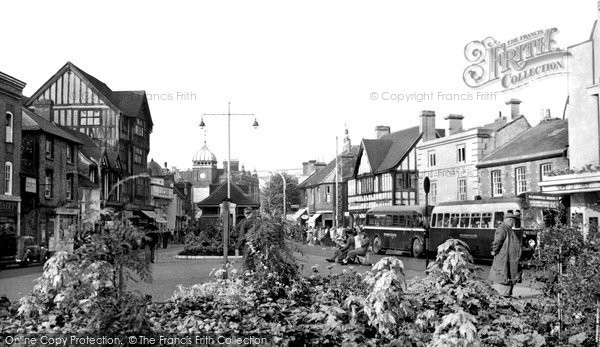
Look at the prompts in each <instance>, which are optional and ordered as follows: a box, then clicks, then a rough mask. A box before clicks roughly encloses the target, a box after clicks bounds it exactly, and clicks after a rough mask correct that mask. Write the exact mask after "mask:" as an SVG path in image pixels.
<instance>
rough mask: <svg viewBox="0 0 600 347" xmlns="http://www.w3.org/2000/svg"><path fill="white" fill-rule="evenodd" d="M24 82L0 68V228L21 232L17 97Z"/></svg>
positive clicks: (19, 100) (19, 143)
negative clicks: (1, 70) (0, 70)
mask: <svg viewBox="0 0 600 347" xmlns="http://www.w3.org/2000/svg"><path fill="white" fill-rule="evenodd" d="M23 88H25V83H24V82H21V81H19V80H18V79H16V78H14V77H11V76H9V75H6V74H4V73H2V72H0V178H1V179H0V229H2V228H6V229H9V230H10V231H12V232H14V233H15V234H16V235H21V217H20V216H21V180H20V176H19V173H20V172H21V98H22V96H23V94H22V93H23Z"/></svg>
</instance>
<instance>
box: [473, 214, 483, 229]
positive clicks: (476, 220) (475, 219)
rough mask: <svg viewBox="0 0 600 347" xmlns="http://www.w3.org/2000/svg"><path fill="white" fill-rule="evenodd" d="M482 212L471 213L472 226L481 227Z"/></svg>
mask: <svg viewBox="0 0 600 347" xmlns="http://www.w3.org/2000/svg"><path fill="white" fill-rule="evenodd" d="M480 218H481V214H480V213H471V228H480V227H481V220H480Z"/></svg>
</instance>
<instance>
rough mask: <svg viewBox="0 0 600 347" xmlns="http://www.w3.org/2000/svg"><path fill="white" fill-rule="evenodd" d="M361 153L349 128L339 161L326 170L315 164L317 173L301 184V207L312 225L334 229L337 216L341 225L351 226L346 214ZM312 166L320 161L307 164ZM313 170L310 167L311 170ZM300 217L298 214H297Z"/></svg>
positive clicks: (330, 163)
mask: <svg viewBox="0 0 600 347" xmlns="http://www.w3.org/2000/svg"><path fill="white" fill-rule="evenodd" d="M358 151H359V146H352V144H351V142H350V137H349V136H348V130H347V129H346V135H345V137H344V146H343V148H342V153H341V154H340V155H339V156H338V158H337V161H336V159H333V160H331V161H330V162H329V163H328V164H327V165H326V166H324V167H322V168H320V167H319V165H313V167H315V170H316V171H314V172H313V173H312V174H311V175H310V176H308V178H306V179H305V180H304V181H302V182H301V183H300V184H299V185H298V188H299V189H300V191H301V202H302V204H301V206H300V207H301V210H302V209H305V210H306V213H307V215H308V220H307V223H308V224H309V225H312V226H321V227H333V226H335V225H336V216H337V222H338V223H337V225H338V226H339V225H347V224H348V221H347V220H346V221H345V220H344V213H345V212H347V211H348V206H347V201H348V190H347V182H348V179H350V178H351V177H352V175H353V173H354V166H355V162H356V157H357V154H358ZM311 163H314V164H317V163H316V161H315V162H313V161H309V162H307V164H308V165H309V166H310V164H311ZM336 163H337V170H338V171H337V172H338V175H339V177H338V178H337V181H338V184H337V191H336ZM304 164H306V163H303V166H305V165H304ZM310 169H311V168H310V167H309V168H308V170H310ZM303 171H306V170H303ZM302 212H303V211H302ZM300 214H301V213H300ZM300 214H298V213H297V214H296V215H300Z"/></svg>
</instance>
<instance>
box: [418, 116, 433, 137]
mask: <svg viewBox="0 0 600 347" xmlns="http://www.w3.org/2000/svg"><path fill="white" fill-rule="evenodd" d="M420 117H421V124H420V126H419V130H420V131H421V133H422V134H423V137H422V139H423V142H426V141H431V140H435V111H427V110H424V111H421V116H420Z"/></svg>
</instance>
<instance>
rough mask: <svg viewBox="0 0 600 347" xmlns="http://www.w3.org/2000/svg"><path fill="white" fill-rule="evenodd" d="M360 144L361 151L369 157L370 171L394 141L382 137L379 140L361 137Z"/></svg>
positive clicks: (382, 158)
mask: <svg viewBox="0 0 600 347" xmlns="http://www.w3.org/2000/svg"><path fill="white" fill-rule="evenodd" d="M362 144H363V148H364V152H363V153H364V154H365V155H366V156H367V157H368V158H369V164H371V171H372V172H375V171H376V170H377V169H378V168H379V166H380V165H381V163H382V162H383V160H384V159H385V157H386V156H387V154H388V152H389V151H390V148H391V147H392V145H393V144H394V142H393V141H392V140H386V139H383V138H381V139H379V140H368V139H363V140H362Z"/></svg>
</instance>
